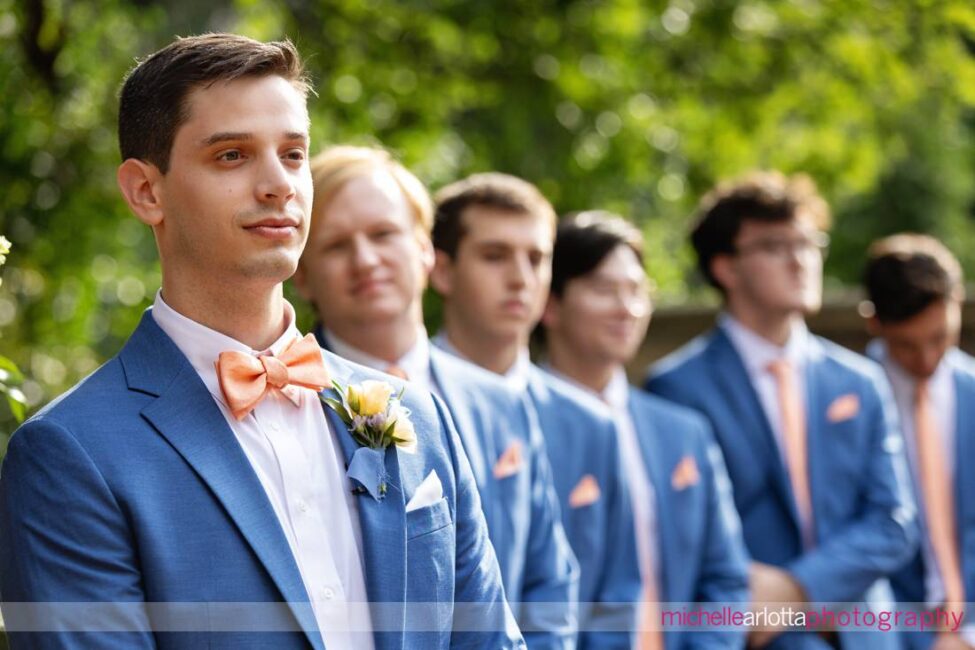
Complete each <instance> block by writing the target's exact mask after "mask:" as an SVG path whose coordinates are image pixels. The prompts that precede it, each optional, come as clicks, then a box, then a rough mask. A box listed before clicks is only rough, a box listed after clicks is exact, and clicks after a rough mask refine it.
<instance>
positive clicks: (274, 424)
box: [270, 422, 281, 433]
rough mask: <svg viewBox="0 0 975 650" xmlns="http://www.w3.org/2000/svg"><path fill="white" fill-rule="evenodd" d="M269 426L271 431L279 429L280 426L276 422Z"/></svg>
mask: <svg viewBox="0 0 975 650" xmlns="http://www.w3.org/2000/svg"><path fill="white" fill-rule="evenodd" d="M270 426H271V431H274V432H275V433H276V432H278V431H280V430H281V427H279V426H278V424H277V422H272V423H271V425H270Z"/></svg>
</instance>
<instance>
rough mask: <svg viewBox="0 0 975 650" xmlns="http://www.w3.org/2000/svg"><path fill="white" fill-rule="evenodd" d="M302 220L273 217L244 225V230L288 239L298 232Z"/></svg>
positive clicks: (271, 237)
mask: <svg viewBox="0 0 975 650" xmlns="http://www.w3.org/2000/svg"><path fill="white" fill-rule="evenodd" d="M300 223H301V222H300V221H299V220H297V219H291V218H271V219H261V220H260V221H258V222H256V223H253V224H250V225H248V226H244V230H246V231H248V232H251V233H254V234H255V235H260V236H261V237H266V238H268V239H287V238H289V237H291V236H293V235H294V234H295V233H297V232H298V226H299V225H300Z"/></svg>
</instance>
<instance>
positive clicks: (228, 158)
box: [217, 151, 240, 162]
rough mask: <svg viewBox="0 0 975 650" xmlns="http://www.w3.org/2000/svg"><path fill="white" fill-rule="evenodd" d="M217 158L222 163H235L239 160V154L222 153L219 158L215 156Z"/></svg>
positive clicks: (231, 152) (234, 152)
mask: <svg viewBox="0 0 975 650" xmlns="http://www.w3.org/2000/svg"><path fill="white" fill-rule="evenodd" d="M217 158H218V159H219V160H222V161H224V162H236V161H238V160H240V152H239V151H224V152H223V153H222V154H220V155H219V156H217Z"/></svg>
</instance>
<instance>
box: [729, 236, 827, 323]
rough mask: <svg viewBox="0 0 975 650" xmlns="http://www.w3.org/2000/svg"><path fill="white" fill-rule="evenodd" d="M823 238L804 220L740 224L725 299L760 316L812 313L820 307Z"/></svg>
mask: <svg viewBox="0 0 975 650" xmlns="http://www.w3.org/2000/svg"><path fill="white" fill-rule="evenodd" d="M822 239H824V235H822V233H820V232H819V231H817V230H816V229H815V228H814V227H813V226H812V225H810V224H809V223H808V222H807V221H806V220H799V219H794V220H792V221H786V222H781V223H766V222H763V221H753V220H745V221H744V222H743V223H742V225H741V229H740V230H739V232H738V237H737V238H736V240H735V249H736V251H737V253H736V255H734V257H733V258H732V260H731V265H730V268H731V272H732V275H733V283H734V286H732V287H729V295H730V294H731V293H735V294H737V296H736V299H738V300H739V301H742V302H745V303H747V304H749V305H750V306H751V307H752V308H753V309H756V310H758V311H761V312H763V313H787V312H799V313H803V314H810V313H814V312H816V311H818V310H819V307H820V305H821V304H822V292H823V256H822V250H821V248H820V246H821V240H822Z"/></svg>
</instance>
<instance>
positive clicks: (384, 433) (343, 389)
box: [321, 379, 416, 501]
mask: <svg viewBox="0 0 975 650" xmlns="http://www.w3.org/2000/svg"><path fill="white" fill-rule="evenodd" d="M332 390H333V391H334V392H335V394H336V395H338V399H336V398H335V397H326V394H325V393H322V394H321V399H322V401H323V402H324V403H325V405H326V406H328V407H329V408H330V409H332V410H333V411H335V413H336V414H337V415H338V416H339V419H341V420H342V422H344V423H345V426H347V427H348V428H349V433H351V434H352V438H353V439H354V440H355V441H356V443H358V444H359V448H358V449H356V450H355V453H353V454H352V462H350V463H349V471H348V476H349V478H351V479H354V480H356V481H357V482H358V483H359V484H360V485H362V487H363V488H364V489H365V490H366V491H367V492H369V494H371V495H372V497H373V498H374V499H376V500H377V501H378V500H380V499H382V498H383V497H384V496H386V489H387V484H386V481H387V475H386V463H385V455H386V448H387V447H389V446H390V445H396V446H397V447H398V448H399V449H401V450H403V451H404V452H406V453H408V454H412V453H414V452H415V451H416V432H415V431H414V430H413V423H412V422H411V421H410V410H409V409H408V408H406V407H405V406H403V404H402V402H401V401H400V400H401V398H402V396H403V391H400V392H399V393H398V394H396V395H393V387H392V386H391V385H390V384H387V383H386V382H384V381H374V380H366V381H364V382H362V383H361V384H350V385H349V386H342V385H341V384H340V383H339V382H337V381H335V380H334V379H333V380H332Z"/></svg>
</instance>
